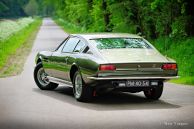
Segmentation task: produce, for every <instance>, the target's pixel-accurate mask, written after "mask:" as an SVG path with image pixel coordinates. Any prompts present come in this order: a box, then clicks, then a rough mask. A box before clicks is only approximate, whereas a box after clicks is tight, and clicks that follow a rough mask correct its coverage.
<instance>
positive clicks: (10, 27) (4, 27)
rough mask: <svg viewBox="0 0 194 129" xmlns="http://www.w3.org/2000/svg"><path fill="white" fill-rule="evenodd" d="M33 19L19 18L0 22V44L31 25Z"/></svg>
mask: <svg viewBox="0 0 194 129" xmlns="http://www.w3.org/2000/svg"><path fill="white" fill-rule="evenodd" d="M33 21H34V19H32V18H30V17H29V18H21V19H19V20H15V21H14V20H4V21H1V22H0V28H1V30H0V42H2V41H4V40H6V39H8V38H9V37H10V36H12V35H14V34H15V33H16V32H18V31H20V30H22V29H23V28H25V27H27V26H28V25H29V24H30V23H32V22H33Z"/></svg>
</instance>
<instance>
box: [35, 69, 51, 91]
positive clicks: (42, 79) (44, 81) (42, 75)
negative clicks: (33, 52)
mask: <svg viewBox="0 0 194 129" xmlns="http://www.w3.org/2000/svg"><path fill="white" fill-rule="evenodd" d="M37 79H38V81H39V83H40V84H41V85H42V86H44V87H45V86H47V85H48V84H49V83H50V82H49V79H48V78H47V74H46V73H45V71H44V69H43V68H40V69H39V70H38V72H37Z"/></svg>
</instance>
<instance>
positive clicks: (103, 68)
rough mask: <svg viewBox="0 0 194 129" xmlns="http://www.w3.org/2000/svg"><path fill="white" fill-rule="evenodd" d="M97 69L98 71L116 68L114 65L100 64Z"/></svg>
mask: <svg viewBox="0 0 194 129" xmlns="http://www.w3.org/2000/svg"><path fill="white" fill-rule="evenodd" d="M99 70H100V71H107V70H111V71H113V70H116V67H115V65H100V66H99Z"/></svg>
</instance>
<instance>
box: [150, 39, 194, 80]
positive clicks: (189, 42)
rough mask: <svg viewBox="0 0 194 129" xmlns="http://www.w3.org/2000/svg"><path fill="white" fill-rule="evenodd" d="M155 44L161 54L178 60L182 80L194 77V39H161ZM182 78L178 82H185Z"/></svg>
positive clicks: (154, 42)
mask: <svg viewBox="0 0 194 129" xmlns="http://www.w3.org/2000/svg"><path fill="white" fill-rule="evenodd" d="M153 44H154V46H155V47H156V48H157V49H158V50H159V51H160V52H161V53H163V54H165V55H167V56H168V57H171V58H173V59H175V60H176V62H177V63H178V68H179V75H180V76H181V77H182V78H188V77H193V76H194V69H193V64H194V51H193V50H194V38H187V39H183V40H174V39H171V38H159V39H157V40H155V41H153ZM182 78H181V79H180V80H178V81H182V82H184V81H185V80H184V79H182ZM193 84H194V83H193Z"/></svg>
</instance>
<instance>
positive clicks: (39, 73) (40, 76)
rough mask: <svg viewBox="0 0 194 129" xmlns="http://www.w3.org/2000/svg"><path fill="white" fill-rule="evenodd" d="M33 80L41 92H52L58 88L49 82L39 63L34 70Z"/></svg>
mask: <svg viewBox="0 0 194 129" xmlns="http://www.w3.org/2000/svg"><path fill="white" fill-rule="evenodd" d="M34 80H35V82H36V84H37V86H38V87H39V88H40V89H41V90H54V89H55V88H57V87H58V84H56V83H52V82H49V79H48V78H47V74H46V73H45V71H44V69H43V67H42V63H41V62H40V63H38V64H37V65H36V67H35V69H34Z"/></svg>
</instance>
